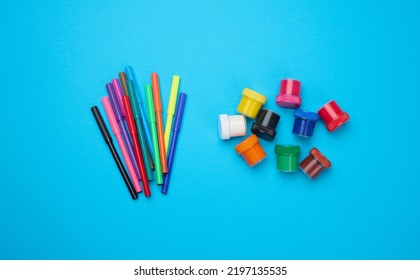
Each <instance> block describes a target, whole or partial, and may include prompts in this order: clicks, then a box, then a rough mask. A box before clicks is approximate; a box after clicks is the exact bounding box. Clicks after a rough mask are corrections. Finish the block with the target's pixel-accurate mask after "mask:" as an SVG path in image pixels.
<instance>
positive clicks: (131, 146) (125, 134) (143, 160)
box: [91, 66, 187, 199]
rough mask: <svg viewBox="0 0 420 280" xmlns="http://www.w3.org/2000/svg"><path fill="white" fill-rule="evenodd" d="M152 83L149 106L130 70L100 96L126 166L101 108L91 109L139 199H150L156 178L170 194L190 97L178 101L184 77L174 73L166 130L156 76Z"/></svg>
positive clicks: (146, 89)
mask: <svg viewBox="0 0 420 280" xmlns="http://www.w3.org/2000/svg"><path fill="white" fill-rule="evenodd" d="M151 81H152V84H151V85H150V84H148V85H146V86H145V87H144V97H145V99H146V107H147V108H144V106H143V102H142V96H141V91H140V88H139V85H138V83H137V80H136V77H135V74H134V70H133V68H132V67H131V66H127V67H125V72H120V73H119V80H118V79H113V80H112V81H111V83H108V84H106V90H107V92H108V96H104V97H103V98H102V104H103V106H104V109H105V113H106V115H107V118H108V121H109V124H110V126H111V129H112V132H113V134H114V135H115V138H116V139H117V142H118V145H119V147H120V151H121V153H122V156H123V159H124V163H125V164H124V163H123V162H122V160H121V158H120V156H119V154H118V152H117V150H116V149H115V146H114V144H113V139H112V137H111V135H110V133H109V131H108V129H107V126H106V124H105V122H104V120H103V118H102V116H101V113H100V111H99V109H98V107H97V106H93V107H92V108H91V110H92V113H93V116H94V117H95V120H96V123H97V124H98V127H99V130H100V131H101V133H102V136H103V137H104V139H105V142H106V144H107V145H108V147H109V149H110V151H111V154H112V156H113V157H114V160H115V162H116V164H117V166H118V169H119V170H120V173H121V175H122V177H123V179H124V181H125V184H126V185H127V188H128V190H129V192H130V194H131V197H132V198H133V199H136V198H138V193H140V192H142V191H144V195H145V196H150V195H151V192H150V186H149V181H153V180H155V181H156V184H157V185H160V186H161V187H162V189H161V192H162V193H163V194H166V193H168V187H169V181H170V178H171V170H172V166H173V161H174V155H175V148H176V143H177V140H178V134H179V130H180V127H181V121H182V115H183V112H184V105H185V99H186V97H187V95H186V94H185V93H180V94H179V97H178V89H179V82H180V77H179V76H176V75H174V76H173V78H172V85H171V91H170V94H169V102H168V109H167V116H166V125H165V129H164V128H163V118H162V102H161V98H160V88H159V77H158V74H157V73H152V75H151ZM175 108H176V109H175ZM126 168H127V169H126ZM127 170H128V173H127ZM153 170H154V171H155V172H154V174H153Z"/></svg>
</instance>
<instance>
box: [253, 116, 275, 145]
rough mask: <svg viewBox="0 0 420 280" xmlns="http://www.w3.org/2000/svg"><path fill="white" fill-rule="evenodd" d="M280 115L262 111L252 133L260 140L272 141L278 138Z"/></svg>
mask: <svg viewBox="0 0 420 280" xmlns="http://www.w3.org/2000/svg"><path fill="white" fill-rule="evenodd" d="M279 120H280V115H277V114H276V113H274V112H273V111H271V110H267V109H262V110H261V111H260V112H259V113H258V116H257V120H256V121H255V123H254V124H253V125H252V127H251V131H252V133H254V134H255V135H257V136H258V137H259V138H261V139H264V140H267V141H272V140H273V139H274V137H276V127H277V124H278V123H279Z"/></svg>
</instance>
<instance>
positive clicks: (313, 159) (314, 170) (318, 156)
mask: <svg viewBox="0 0 420 280" xmlns="http://www.w3.org/2000/svg"><path fill="white" fill-rule="evenodd" d="M299 167H300V169H301V170H302V171H303V172H304V173H305V174H306V175H308V176H309V177H310V178H312V179H315V178H316V177H317V176H318V175H319V174H320V173H321V172H322V170H323V169H329V168H330V167H331V162H330V161H329V160H328V159H327V158H326V157H325V156H324V155H323V154H322V153H321V152H320V151H319V150H318V149H317V148H312V149H311V150H310V151H309V155H308V156H307V157H306V158H305V159H304V160H303V161H302V162H301V163H300V164H299Z"/></svg>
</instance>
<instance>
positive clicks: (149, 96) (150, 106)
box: [145, 85, 163, 185]
mask: <svg viewBox="0 0 420 280" xmlns="http://www.w3.org/2000/svg"><path fill="white" fill-rule="evenodd" d="M145 92H146V101H147V114H148V118H149V123H150V131H151V133H152V144H153V155H154V158H155V172H156V183H157V184H158V185H162V184H163V178H162V167H161V166H160V155H159V144H158V136H157V128H156V115H155V105H154V103H153V92H152V86H151V85H146V87H145Z"/></svg>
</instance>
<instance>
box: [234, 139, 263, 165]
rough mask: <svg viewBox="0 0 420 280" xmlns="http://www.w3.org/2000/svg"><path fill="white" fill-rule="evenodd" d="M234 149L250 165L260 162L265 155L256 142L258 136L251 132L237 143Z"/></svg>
mask: <svg viewBox="0 0 420 280" xmlns="http://www.w3.org/2000/svg"><path fill="white" fill-rule="evenodd" d="M235 150H236V152H237V153H238V154H240V155H241V156H242V158H243V159H244V160H245V161H246V163H247V164H248V165H249V166H250V167H252V166H254V165H256V164H258V163H260V162H261V161H262V160H263V159H264V158H265V157H266V155H267V154H266V153H265V151H264V149H263V148H262V147H261V145H260V143H259V142H258V137H257V136H255V134H252V135H251V136H249V137H248V138H246V139H245V140H244V141H242V142H241V143H239V144H238V145H237V146H236V147H235Z"/></svg>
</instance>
